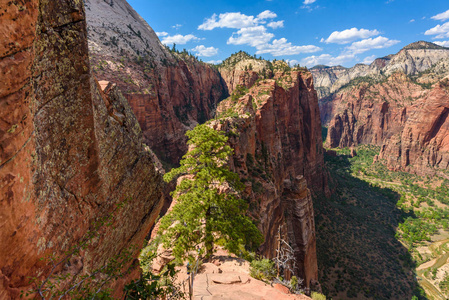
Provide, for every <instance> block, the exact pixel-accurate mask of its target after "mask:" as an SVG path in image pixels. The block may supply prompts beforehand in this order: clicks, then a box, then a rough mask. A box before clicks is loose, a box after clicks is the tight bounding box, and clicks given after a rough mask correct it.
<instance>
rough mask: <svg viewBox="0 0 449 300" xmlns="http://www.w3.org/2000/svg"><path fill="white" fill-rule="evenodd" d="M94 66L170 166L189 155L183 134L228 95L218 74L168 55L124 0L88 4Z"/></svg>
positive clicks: (183, 57) (189, 58)
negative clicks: (116, 90) (119, 94)
mask: <svg viewBox="0 0 449 300" xmlns="http://www.w3.org/2000/svg"><path fill="white" fill-rule="evenodd" d="M85 3H86V14H87V23H88V40H89V50H90V54H91V58H90V59H91V65H92V69H93V72H94V74H95V75H96V76H97V78H99V79H101V80H108V81H111V82H115V83H116V84H117V85H118V87H119V88H120V89H121V90H122V91H123V92H124V94H125V97H126V98H127V100H128V101H129V103H130V105H131V107H132V108H133V110H134V112H135V114H136V116H137V119H138V121H139V124H140V126H141V127H142V130H143V135H144V138H145V142H146V143H147V144H148V145H149V146H150V147H151V149H152V150H154V151H155V153H156V154H157V155H158V157H159V158H160V159H161V160H162V161H164V162H166V163H168V164H169V165H172V166H173V165H177V164H178V162H179V160H180V158H181V156H182V155H183V154H184V153H185V152H186V151H187V146H186V137H185V132H186V131H187V130H189V129H192V128H193V127H194V126H195V125H196V124H198V123H204V122H205V121H206V120H208V119H210V118H211V117H212V115H213V111H214V110H215V108H216V105H217V103H218V102H219V101H220V100H221V99H222V98H224V96H226V95H227V90H226V86H225V85H224V84H223V82H222V79H221V76H220V74H219V73H218V71H217V70H216V69H215V68H213V67H212V66H211V65H208V64H206V63H203V62H200V61H198V60H197V59H196V58H194V57H193V56H191V55H189V54H188V53H187V51H182V52H179V51H170V50H169V49H168V48H166V47H165V46H164V45H162V44H161V42H160V41H159V38H158V37H157V35H156V34H155V32H154V31H153V29H152V28H151V27H150V26H149V25H148V24H147V23H146V22H145V21H144V20H143V19H142V17H141V16H139V15H138V14H137V13H136V12H135V11H134V9H132V7H131V6H130V5H129V4H128V3H127V2H126V1H125V0H113V1H103V0H85Z"/></svg>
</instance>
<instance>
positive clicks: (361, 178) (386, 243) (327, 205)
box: [315, 146, 449, 299]
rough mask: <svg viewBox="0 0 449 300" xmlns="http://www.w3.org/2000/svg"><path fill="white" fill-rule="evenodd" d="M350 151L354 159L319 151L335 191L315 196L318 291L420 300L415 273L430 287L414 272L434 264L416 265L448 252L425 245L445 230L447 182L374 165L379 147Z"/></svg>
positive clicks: (346, 153) (345, 154)
mask: <svg viewBox="0 0 449 300" xmlns="http://www.w3.org/2000/svg"><path fill="white" fill-rule="evenodd" d="M356 150H357V156H355V157H353V158H351V157H350V155H349V154H350V150H349V149H339V150H337V153H338V155H337V157H332V156H326V157H325V160H326V164H327V166H328V168H329V171H330V173H331V178H332V179H333V180H332V185H333V188H334V189H335V192H334V194H333V196H332V197H331V199H325V198H324V197H316V201H315V209H316V227H317V248H318V251H317V252H318V263H319V270H320V282H321V283H322V285H323V291H324V292H325V294H327V295H328V296H332V297H343V298H364V297H367V298H369V297H374V298H375V299H391V298H399V299H406V298H408V299H410V298H411V297H412V296H414V297H416V299H425V297H426V296H425V293H424V291H423V290H422V288H421V287H420V286H419V285H418V282H417V281H416V279H415V278H416V276H418V278H420V280H421V281H419V282H420V284H422V285H423V288H425V289H426V292H429V290H430V288H429V285H430V286H431V284H430V283H427V282H426V283H425V284H424V280H423V279H421V278H423V277H420V276H421V275H420V274H423V273H424V271H425V270H427V271H426V272H427V274H430V273H432V272H436V271H435V270H436V268H438V267H440V265H439V264H435V265H434V266H432V268H434V269H435V270H434V269H432V268H428V269H425V270H422V271H416V268H417V265H419V264H422V263H424V262H426V261H428V260H430V259H431V258H432V257H435V258H439V257H441V258H442V259H441V261H443V260H444V259H443V258H445V255H447V254H445V253H447V252H449V251H447V250H446V248H445V246H444V245H445V244H443V246H440V247H438V248H436V249H434V250H432V251H430V252H426V250H425V249H428V248H429V247H430V248H432V247H433V246H432V243H433V237H434V236H435V235H436V234H442V232H444V231H445V230H446V233H445V234H443V237H444V236H446V235H447V229H448V228H449V224H448V223H449V209H448V207H447V204H448V203H449V193H448V192H449V190H448V189H449V181H448V180H447V179H443V178H440V177H437V176H434V177H421V176H417V175H413V174H409V173H404V172H392V171H389V170H388V169H387V168H386V167H385V165H384V164H383V162H381V161H378V162H375V163H373V159H374V156H375V155H377V154H378V153H379V150H380V149H379V147H374V146H360V147H358V148H357V149H356ZM348 249H350V251H348ZM446 251H447V252H446ZM426 253H432V254H431V255H432V256H430V254H426ZM444 261H445V260H444ZM442 264H443V263H442ZM442 264H441V265H442ZM432 277H433V275H431V274H430V275H429V280H432ZM436 294H437V292H435V293H432V296H435V295H436ZM435 299H440V298H438V297H437V298H435Z"/></svg>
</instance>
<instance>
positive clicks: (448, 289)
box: [440, 273, 449, 294]
mask: <svg viewBox="0 0 449 300" xmlns="http://www.w3.org/2000/svg"><path fill="white" fill-rule="evenodd" d="M440 289H441V290H442V291H443V292H444V293H446V294H448V293H449V275H448V274H447V273H446V275H445V276H444V278H443V280H441V282H440Z"/></svg>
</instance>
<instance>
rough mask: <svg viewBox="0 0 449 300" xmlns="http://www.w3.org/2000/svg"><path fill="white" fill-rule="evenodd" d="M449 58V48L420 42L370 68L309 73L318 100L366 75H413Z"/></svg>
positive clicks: (323, 69) (319, 69)
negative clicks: (399, 73)
mask: <svg viewBox="0 0 449 300" xmlns="http://www.w3.org/2000/svg"><path fill="white" fill-rule="evenodd" d="M448 58H449V48H445V47H441V46H438V45H436V44H433V43H429V42H424V41H419V42H416V43H412V44H410V45H408V46H406V47H404V48H403V49H401V51H399V52H398V53H397V54H394V55H389V56H387V57H383V58H378V59H376V60H374V61H373V62H372V63H371V64H370V65H364V64H357V65H355V66H354V67H352V68H344V67H341V66H337V67H326V66H316V67H314V68H312V69H311V72H312V74H313V77H314V79H315V87H316V89H317V91H318V94H319V99H323V98H325V97H327V96H329V95H331V94H332V93H334V92H336V91H338V90H339V89H340V88H341V87H342V86H344V85H346V84H348V83H349V82H350V81H351V80H353V79H355V78H357V77H365V76H369V77H372V78H374V79H378V78H383V76H384V75H385V76H389V75H392V74H393V73H396V72H402V73H404V74H406V75H416V74H418V73H420V72H423V71H426V70H427V69H429V68H430V67H432V66H433V65H434V64H436V63H437V62H439V61H441V60H442V59H448Z"/></svg>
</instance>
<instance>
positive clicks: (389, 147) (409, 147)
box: [379, 79, 449, 174]
mask: <svg viewBox="0 0 449 300" xmlns="http://www.w3.org/2000/svg"><path fill="white" fill-rule="evenodd" d="M448 115H449V80H448V79H444V80H442V81H440V82H438V83H437V84H435V85H434V87H433V88H432V90H431V91H430V92H429V93H427V94H426V95H425V96H424V97H423V98H421V99H419V100H418V101H416V103H414V105H413V109H411V113H410V115H409V117H408V118H407V121H406V122H405V124H404V126H403V129H402V131H401V132H400V133H398V134H396V135H395V136H393V137H392V138H391V139H390V140H389V141H386V143H385V144H384V145H383V146H382V149H381V152H380V155H379V157H380V158H381V159H385V160H386V162H387V166H388V167H389V168H390V169H393V170H408V171H413V172H416V173H419V174H429V172H430V173H433V172H432V171H435V169H443V170H448V169H449V119H448Z"/></svg>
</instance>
